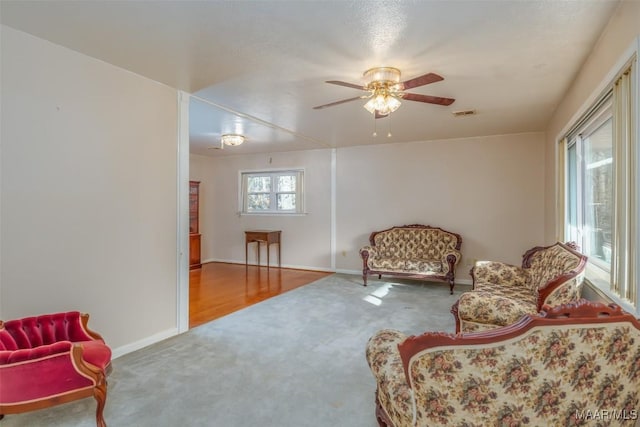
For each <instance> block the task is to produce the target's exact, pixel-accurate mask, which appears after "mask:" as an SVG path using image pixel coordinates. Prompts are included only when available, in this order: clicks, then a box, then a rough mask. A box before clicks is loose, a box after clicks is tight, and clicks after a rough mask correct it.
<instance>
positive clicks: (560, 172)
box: [556, 36, 640, 316]
mask: <svg viewBox="0 0 640 427" xmlns="http://www.w3.org/2000/svg"><path fill="white" fill-rule="evenodd" d="M639 53H640V36H639V37H636V38H635V39H634V41H633V43H632V44H631V46H629V47H628V48H627V49H626V51H625V52H624V54H623V55H621V57H620V59H619V60H618V61H617V62H616V64H615V65H614V66H613V67H612V68H611V69H610V71H609V72H608V73H607V75H606V77H605V78H604V79H603V80H602V81H601V83H600V84H599V85H598V87H597V90H595V91H594V92H593V93H592V94H591V96H590V97H589V98H588V99H587V100H586V101H585V103H584V104H583V105H582V107H581V108H580V109H578V111H577V112H576V113H575V114H574V115H573V117H572V118H571V120H570V121H569V122H568V123H567V125H566V126H565V128H564V129H563V130H562V131H561V132H560V133H559V134H558V137H557V141H559V143H558V145H557V146H558V148H559V150H558V152H557V157H556V161H557V163H556V167H557V169H556V171H557V173H556V184H557V186H556V195H557V196H558V198H557V201H558V204H557V206H558V210H557V211H556V218H557V219H558V223H557V224H556V230H557V232H558V237H559V238H565V239H566V238H567V237H569V236H570V234H569V223H568V220H567V214H568V208H569V203H568V201H569V194H568V192H569V189H568V184H569V183H568V167H567V161H568V159H567V157H569V150H568V149H567V148H568V144H567V136H569V135H570V134H571V132H572V131H574V130H575V128H576V127H577V126H579V125H580V124H582V123H584V121H582V120H583V118H585V117H587V115H588V113H589V112H591V111H592V110H593V109H594V107H595V106H596V105H597V104H598V101H599V100H601V99H602V98H603V96H604V94H605V93H606V92H607V91H609V90H611V89H612V88H613V86H614V84H615V83H616V82H617V81H618V79H619V78H620V76H621V75H622V74H624V73H625V70H627V69H628V68H629V67H632V68H631V70H632V72H631V73H630V76H631V83H630V87H631V89H630V91H629V92H630V93H629V99H628V100H627V101H628V107H629V111H630V125H629V130H630V132H629V135H628V136H629V138H630V139H629V141H630V146H631V147H632V148H631V150H632V151H631V153H630V156H629V158H628V162H629V163H628V164H629V165H630V171H631V172H630V173H631V174H630V175H629V176H630V178H628V179H626V181H625V182H626V183H627V184H624V185H627V186H630V187H631V188H630V190H629V191H628V193H627V196H626V198H625V199H624V202H620V201H617V200H614V210H616V214H618V210H620V209H621V206H624V207H625V212H626V214H625V216H624V221H625V222H627V224H626V230H627V231H629V230H631V232H632V234H634V235H632V236H631V235H630V236H629V237H628V239H627V243H626V246H625V247H626V248H627V249H619V248H617V247H616V246H617V244H616V243H615V242H612V246H614V248H615V249H618V250H625V251H628V253H625V255H626V258H625V259H626V261H625V262H626V263H627V268H629V270H627V271H626V274H628V273H629V272H631V275H630V277H629V280H628V281H627V286H625V287H624V289H616V287H615V285H614V283H613V276H614V274H613V272H614V271H616V272H618V271H619V270H618V269H617V267H618V266H617V265H615V264H617V263H619V262H620V261H618V256H617V254H615V252H614V253H612V266H611V273H608V272H606V271H604V270H602V269H601V268H599V267H597V266H596V265H595V263H593V262H588V263H587V268H586V274H585V281H586V282H587V283H588V284H589V285H590V286H591V287H592V288H593V290H594V292H595V293H596V294H599V295H600V296H601V297H602V298H605V299H608V300H611V301H613V302H614V303H616V304H618V305H620V306H621V307H622V308H623V309H624V310H626V311H628V312H631V313H634V314H635V315H636V316H640V280H638V276H639V274H640V273H639V271H638V268H639V267H638V265H639V264H640V233H637V232H635V233H633V232H634V230H637V229H638V226H640V209H639V205H640V185H638V181H640V124H639V120H640V118H639V117H638V112H639V106H640V99H639V98H640V95H639V94H638V86H639V84H640V67H639V66H638V57H639ZM615 114H616V113H615V100H614V115H615ZM581 121H582V123H581ZM615 123H616V122H615V118H614V128H615V126H616V124H615ZM614 134H615V131H614ZM618 143H619V141H618V140H616V137H615V136H614V141H613V144H614V147H617V145H616V144H618ZM615 149H616V148H614V150H615ZM621 158H623V159H624V157H621ZM613 163H614V180H615V179H617V178H615V177H617V175H616V174H617V172H616V156H615V152H614V157H613ZM617 185H620V184H619V183H618V184H617ZM615 186H616V184H614V188H615ZM616 191H617V190H616ZM620 203H622V204H620ZM629 207H630V208H629ZM617 222H619V219H618V218H617V217H615V218H614V219H612V223H613V225H614V227H618V225H616V224H617ZM628 223H631V226H629V224H628ZM629 227H630V228H629ZM616 232H617V231H616ZM629 245H630V246H629ZM614 248H612V249H614ZM615 249H614V250H615ZM627 295H631V297H630V298H629V297H627Z"/></svg>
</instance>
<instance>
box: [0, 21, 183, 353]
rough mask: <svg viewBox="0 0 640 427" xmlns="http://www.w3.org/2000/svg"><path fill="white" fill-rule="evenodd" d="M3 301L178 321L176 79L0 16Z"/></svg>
mask: <svg viewBox="0 0 640 427" xmlns="http://www.w3.org/2000/svg"><path fill="white" fill-rule="evenodd" d="M1 36H2V45H1V47H2V53H1V54H2V70H1V71H2V76H1V84H2V116H1V120H2V134H1V135H2V147H1V149H2V158H1V162H2V164H1V166H2V168H1V169H2V170H1V194H0V200H1V216H0V218H1V219H2V223H1V227H0V233H1V239H0V258H1V260H2V269H1V272H0V313H1V316H2V317H1V318H4V319H11V318H18V317H22V316H28V315H36V314H40V313H49V312H57V311H64V310H80V311H84V312H88V313H90V314H91V322H90V325H91V326H92V327H93V328H94V329H95V330H97V331H99V332H101V333H102V334H103V335H104V337H105V338H106V340H107V342H108V343H109V344H110V345H111V346H112V347H113V348H114V349H116V350H117V349H118V348H123V346H124V347H126V346H131V345H134V343H136V342H138V341H141V340H145V339H148V338H149V337H153V336H158V335H167V334H170V333H172V332H173V331H175V329H176V317H177V316H176V288H177V286H176V276H177V271H176V269H177V267H176V223H177V214H176V211H177V209H176V206H177V197H176V185H177V184H176V183H177V171H176V165H177V158H176V155H177V154H176V152H177V149H176V147H177V145H176V135H177V102H176V91H175V90H174V89H171V88H168V87H166V86H163V85H160V84H157V83H155V82H152V81H150V80H148V79H145V78H142V77H140V76H137V75H135V74H132V73H130V72H128V71H124V70H122V69H119V68H116V67H114V66H111V65H109V64H106V63H104V62H101V61H98V60H95V59H92V58H89V57H87V56H84V55H82V54H79V53H76V52H73V51H71V50H68V49H66V48H63V47H60V46H57V45H54V44H51V43H49V42H46V41H44V40H41V39H38V38H35V37H33V36H30V35H27V34H25V33H22V32H19V31H15V30H13V29H11V28H8V27H4V26H3V27H2V29H1Z"/></svg>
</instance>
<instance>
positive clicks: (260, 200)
mask: <svg viewBox="0 0 640 427" xmlns="http://www.w3.org/2000/svg"><path fill="white" fill-rule="evenodd" d="M270 208H271V197H270V196H269V194H249V195H248V196H247V211H266V210H269V209H270Z"/></svg>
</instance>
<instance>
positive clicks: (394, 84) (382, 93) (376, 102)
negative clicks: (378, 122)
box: [313, 67, 455, 119]
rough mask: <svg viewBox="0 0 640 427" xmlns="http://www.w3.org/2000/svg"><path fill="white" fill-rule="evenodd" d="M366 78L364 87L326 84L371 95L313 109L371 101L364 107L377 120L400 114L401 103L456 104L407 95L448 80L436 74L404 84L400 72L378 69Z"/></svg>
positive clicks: (335, 81) (413, 94)
mask: <svg viewBox="0 0 640 427" xmlns="http://www.w3.org/2000/svg"><path fill="white" fill-rule="evenodd" d="M363 77H364V80H365V82H366V83H365V85H364V86H362V85H357V84H353V83H347V82H341V81H339V80H329V81H327V82H326V83H330V84H333V85H338V86H345V87H350V88H353V89H360V90H364V91H367V92H369V93H368V94H366V95H361V96H356V97H353V98H348V99H343V100H340V101H335V102H331V103H329V104H324V105H318V106H317V107H313V109H314V110H321V109H323V108H327V107H333V106H334V105H339V104H344V103H345V102H351V101H355V100H358V99H369V101H367V103H366V104H365V105H364V108H365V109H366V110H367V111H369V112H370V113H371V114H374V115H375V117H376V119H378V118H382V117H387V116H388V115H389V114H391V113H393V112H394V111H396V110H397V109H398V108H399V107H400V99H406V100H408V101H417V102H426V103H429V104H437V105H451V104H452V103H453V101H455V99H453V98H441V97H439V96H430V95H420V94H417V93H408V92H405V90H406V89H412V88H414V87H419V86H424V85H428V84H430V83H435V82H439V81H441V80H444V78H443V77H441V76H439V75H437V74H434V73H427V74H424V75H422V76H419V77H414V78H413V79H409V80H406V81H404V82H401V81H400V70H398V69H397V68H393V67H377V68H371V69H369V70H367V71H365V72H364V74H363Z"/></svg>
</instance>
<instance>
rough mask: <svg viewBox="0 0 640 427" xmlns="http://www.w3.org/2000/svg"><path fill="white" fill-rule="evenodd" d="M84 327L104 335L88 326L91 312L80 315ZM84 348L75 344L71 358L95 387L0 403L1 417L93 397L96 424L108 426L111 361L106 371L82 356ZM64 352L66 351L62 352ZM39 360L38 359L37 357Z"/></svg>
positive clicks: (103, 426)
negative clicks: (25, 400)
mask: <svg viewBox="0 0 640 427" xmlns="http://www.w3.org/2000/svg"><path fill="white" fill-rule="evenodd" d="M80 320H81V325H82V328H83V329H84V330H85V331H86V332H87V334H88V335H89V336H91V337H92V338H94V339H96V340H102V341H104V340H103V339H102V336H101V335H100V334H98V333H97V332H95V331H92V330H91V329H89V327H88V326H87V324H88V322H89V314H87V313H83V314H81V315H80ZM0 328H4V322H2V321H0ZM82 352H83V348H82V345H81V344H77V343H75V344H73V345H72V347H71V349H70V351H69V353H68V354H69V358H70V359H71V361H72V363H73V365H74V366H75V368H76V369H77V371H78V372H79V373H80V374H82V375H83V376H85V377H87V378H88V379H90V380H91V381H93V383H94V385H93V387H83V388H81V389H78V390H75V391H71V392H69V393H65V394H62V395H55V396H51V397H45V398H42V399H39V400H34V401H29V402H26V403H18V404H12V405H2V404H0V419H2V418H4V416H5V415H9V414H21V413H23V412H29V411H34V410H37V409H43V408H48V407H51V406H57V405H60V404H63V403H68V402H73V401H75V400H79V399H84V398H87V397H92V396H93V398H94V399H95V400H96V426H97V427H107V424H106V422H105V420H104V415H103V412H104V407H105V404H106V401H107V375H109V374H110V373H111V369H112V368H111V363H110V362H109V364H108V365H107V366H106V367H105V370H104V372H103V371H102V370H101V369H99V368H97V367H96V366H93V365H92V364H90V363H87V362H86V361H85V360H84V358H83V357H82ZM60 354H64V353H60ZM35 360H37V359H35Z"/></svg>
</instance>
